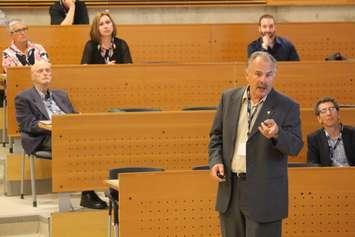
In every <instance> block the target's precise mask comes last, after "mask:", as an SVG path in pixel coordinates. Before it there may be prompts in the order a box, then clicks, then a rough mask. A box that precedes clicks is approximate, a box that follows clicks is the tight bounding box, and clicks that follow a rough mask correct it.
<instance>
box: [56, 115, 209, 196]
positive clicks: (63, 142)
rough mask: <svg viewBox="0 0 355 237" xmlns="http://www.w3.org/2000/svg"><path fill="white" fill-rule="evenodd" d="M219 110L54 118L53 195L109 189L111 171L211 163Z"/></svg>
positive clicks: (179, 167) (168, 167) (181, 166)
mask: <svg viewBox="0 0 355 237" xmlns="http://www.w3.org/2000/svg"><path fill="white" fill-rule="evenodd" d="M213 117H214V111H202V112H201V111H200V112H145V113H117V114H112V113H111V114H86V115H85V114H81V115H66V116H58V117H55V118H53V131H52V157H53V159H52V176H53V178H52V180H53V191H56V192H64V191H79V190H90V189H97V188H103V187H104V184H103V180H104V179H106V178H107V176H108V170H109V169H110V168H118V167H125V166H150V167H161V168H164V169H191V168H192V167H193V166H197V165H205V164H206V163H207V160H208V154H207V146H208V141H209V137H208V131H209V129H210V127H211V124H212V120H213Z"/></svg>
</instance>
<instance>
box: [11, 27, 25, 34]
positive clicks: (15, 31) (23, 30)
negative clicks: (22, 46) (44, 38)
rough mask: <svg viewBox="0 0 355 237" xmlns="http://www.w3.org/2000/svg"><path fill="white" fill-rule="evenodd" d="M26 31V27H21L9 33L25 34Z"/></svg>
mask: <svg viewBox="0 0 355 237" xmlns="http://www.w3.org/2000/svg"><path fill="white" fill-rule="evenodd" d="M27 30H28V27H27V26H26V27H23V28H20V29H16V30H13V31H11V33H21V32H26V31H27Z"/></svg>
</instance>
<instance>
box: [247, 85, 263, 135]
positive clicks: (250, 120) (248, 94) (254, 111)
mask: <svg viewBox="0 0 355 237" xmlns="http://www.w3.org/2000/svg"><path fill="white" fill-rule="evenodd" d="M260 104H261V103H258V104H257V105H256V106H254V107H255V108H254V110H253V111H252V106H251V98H250V91H249V88H248V89H247V113H248V136H249V134H250V129H251V123H252V121H253V118H254V116H255V114H256V112H257V111H258V107H259V105H260Z"/></svg>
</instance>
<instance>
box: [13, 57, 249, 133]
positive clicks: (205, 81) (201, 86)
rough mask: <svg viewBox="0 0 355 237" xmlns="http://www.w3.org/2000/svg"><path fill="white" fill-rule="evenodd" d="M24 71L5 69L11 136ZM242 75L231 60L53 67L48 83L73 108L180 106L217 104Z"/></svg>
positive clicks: (26, 80) (26, 71) (27, 78)
mask: <svg viewBox="0 0 355 237" xmlns="http://www.w3.org/2000/svg"><path fill="white" fill-rule="evenodd" d="M243 66H244V64H243ZM29 70H30V69H29V68H11V69H10V70H9V75H8V77H9V79H8V83H7V99H8V103H7V105H8V107H7V108H8V110H7V111H8V113H7V116H8V120H7V121H8V129H9V130H8V131H9V133H10V134H16V119H15V108H14V100H15V95H16V94H17V93H19V92H20V91H22V90H24V89H26V88H30V87H31V79H30V72H29ZM243 73H244V70H236V67H235V65H234V64H233V63H221V64H160V65H156V64H154V65H151V64H150V65H112V66H109V65H87V66H53V73H52V74H53V82H52V87H53V88H57V89H63V90H65V91H67V92H68V94H69V97H70V100H71V102H72V103H73V105H74V107H75V109H76V111H78V112H87V113H97V112H107V111H108V110H109V109H111V108H127V107H139V108H142V107H143V108H160V109H161V110H180V109H182V108H183V107H191V106H216V105H217V104H218V102H219V98H220V94H221V92H222V91H223V90H225V89H227V88H231V87H235V86H236V84H237V80H240V81H242V82H240V83H244V76H243Z"/></svg>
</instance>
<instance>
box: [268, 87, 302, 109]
mask: <svg viewBox="0 0 355 237" xmlns="http://www.w3.org/2000/svg"><path fill="white" fill-rule="evenodd" d="M272 96H273V97H274V98H275V100H277V102H278V103H279V104H289V105H297V106H298V103H297V102H296V101H295V100H293V99H292V98H291V97H289V96H287V95H285V94H283V93H282V92H279V91H276V90H273V91H272Z"/></svg>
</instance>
